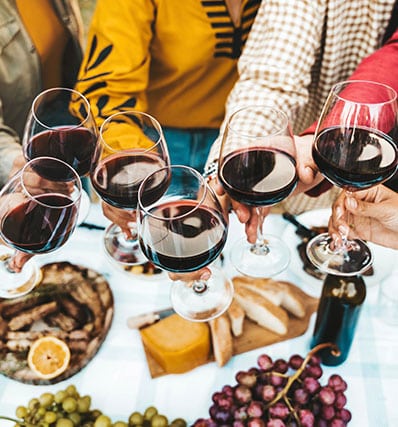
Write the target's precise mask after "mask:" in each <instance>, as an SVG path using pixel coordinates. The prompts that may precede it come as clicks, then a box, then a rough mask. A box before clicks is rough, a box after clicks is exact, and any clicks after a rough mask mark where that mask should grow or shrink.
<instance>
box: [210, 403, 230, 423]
mask: <svg viewBox="0 0 398 427" xmlns="http://www.w3.org/2000/svg"><path fill="white" fill-rule="evenodd" d="M209 413H210V416H211V418H212V420H213V421H215V422H216V423H218V424H224V423H228V422H229V421H231V420H232V415H231V412H230V411H228V410H226V409H222V408H220V407H218V406H216V405H213V406H211V407H210V409H209Z"/></svg>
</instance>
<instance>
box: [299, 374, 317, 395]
mask: <svg viewBox="0 0 398 427" xmlns="http://www.w3.org/2000/svg"><path fill="white" fill-rule="evenodd" d="M320 387H321V384H320V383H319V381H318V380H317V379H315V378H313V377H306V378H304V380H303V388H304V389H305V390H307V391H308V393H310V394H314V393H316V392H317V391H318V390H319V389H320Z"/></svg>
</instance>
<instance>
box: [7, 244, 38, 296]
mask: <svg viewBox="0 0 398 427" xmlns="http://www.w3.org/2000/svg"><path fill="white" fill-rule="evenodd" d="M13 254H14V250H12V249H10V248H8V247H7V246H0V298H7V299H11V298H18V297H20V296H23V295H25V294H27V293H29V292H30V291H31V290H32V289H33V288H34V287H35V286H36V285H37V284H39V283H40V281H41V279H42V275H41V271H40V268H39V267H38V266H37V265H36V263H35V261H34V260H33V258H31V259H30V260H29V261H27V262H26V263H25V265H24V266H23V269H22V270H21V272H20V273H13V272H11V271H10V270H8V268H7V263H8V260H9V259H10V258H11V256H13Z"/></svg>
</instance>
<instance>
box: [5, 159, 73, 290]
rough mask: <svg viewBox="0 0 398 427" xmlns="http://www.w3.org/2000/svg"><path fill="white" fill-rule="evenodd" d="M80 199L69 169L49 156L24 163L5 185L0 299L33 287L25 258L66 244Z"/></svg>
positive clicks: (33, 269) (33, 271)
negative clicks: (3, 243)
mask: <svg viewBox="0 0 398 427" xmlns="http://www.w3.org/2000/svg"><path fill="white" fill-rule="evenodd" d="M80 197H81V182H80V178H79V176H78V175H77V173H76V172H75V170H74V169H73V168H72V167H71V166H69V165H68V164H66V163H65V162H63V161H61V160H59V159H55V158H51V157H38V158H35V159H33V160H30V161H29V162H27V163H26V164H25V166H24V167H23V168H22V169H21V170H20V171H19V172H17V173H16V174H15V175H14V176H13V177H12V178H10V180H9V181H8V182H7V183H6V184H5V186H4V187H3V188H2V190H1V192H0V236H1V238H2V240H3V241H4V242H5V244H6V245H7V246H8V247H6V246H2V247H1V262H0V297H1V298H15V297H18V296H20V295H24V294H26V293H27V292H29V291H30V290H31V289H32V288H33V287H34V286H35V285H36V284H37V282H38V279H39V271H38V268H37V266H36V264H35V263H34V260H31V259H30V258H32V257H33V255H34V254H42V253H48V252H52V251H54V250H56V249H57V248H59V247H60V246H62V245H63V244H64V243H65V242H66V241H67V240H68V238H69V236H70V235H71V233H72V232H73V230H74V229H75V226H76V221H77V216H78V210H79V205H80ZM9 247H11V248H14V249H15V252H12V251H10V249H9Z"/></svg>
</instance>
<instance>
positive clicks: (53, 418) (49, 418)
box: [44, 411, 57, 424]
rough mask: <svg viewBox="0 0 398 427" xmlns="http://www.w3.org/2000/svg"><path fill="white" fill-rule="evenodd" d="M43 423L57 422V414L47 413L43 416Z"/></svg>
mask: <svg viewBox="0 0 398 427" xmlns="http://www.w3.org/2000/svg"><path fill="white" fill-rule="evenodd" d="M44 421H45V422H46V423H49V424H52V423H55V422H56V421H57V414H56V413H55V412H52V411H47V412H46V413H45V414H44Z"/></svg>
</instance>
